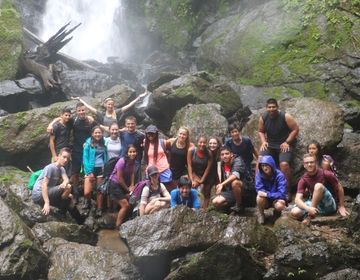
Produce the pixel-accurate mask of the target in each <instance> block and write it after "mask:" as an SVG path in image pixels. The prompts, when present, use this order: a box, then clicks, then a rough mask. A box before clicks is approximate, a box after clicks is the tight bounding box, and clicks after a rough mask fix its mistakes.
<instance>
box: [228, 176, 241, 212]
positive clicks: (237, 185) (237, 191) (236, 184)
mask: <svg viewBox="0 0 360 280" xmlns="http://www.w3.org/2000/svg"><path fill="white" fill-rule="evenodd" d="M231 187H232V192H233V194H234V196H235V200H236V206H240V205H241V193H242V182H241V181H240V180H234V181H233V182H232V183H231Z"/></svg>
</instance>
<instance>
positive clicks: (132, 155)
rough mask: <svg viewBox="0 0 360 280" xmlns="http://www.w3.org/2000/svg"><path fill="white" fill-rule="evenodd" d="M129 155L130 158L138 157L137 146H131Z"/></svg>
mask: <svg viewBox="0 0 360 280" xmlns="http://www.w3.org/2000/svg"><path fill="white" fill-rule="evenodd" d="M127 156H128V158H129V159H135V158H136V149H135V147H130V148H129V149H128V151H127Z"/></svg>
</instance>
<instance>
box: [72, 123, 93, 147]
mask: <svg viewBox="0 0 360 280" xmlns="http://www.w3.org/2000/svg"><path fill="white" fill-rule="evenodd" d="M95 125H96V124H95V122H93V123H90V122H89V120H88V119H87V118H85V119H80V118H78V117H76V118H75V121H74V146H73V151H75V152H80V153H82V150H83V145H84V143H85V141H86V139H88V138H89V137H90V136H91V129H92V128H93V127H94V126H95Z"/></svg>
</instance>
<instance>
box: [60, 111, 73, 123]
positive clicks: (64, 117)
mask: <svg viewBox="0 0 360 280" xmlns="http://www.w3.org/2000/svg"><path fill="white" fill-rule="evenodd" d="M70 118H71V114H70V113H68V112H65V113H63V114H61V120H62V122H63V123H67V122H69V120H70Z"/></svg>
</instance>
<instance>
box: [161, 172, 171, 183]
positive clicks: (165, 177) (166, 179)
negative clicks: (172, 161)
mask: <svg viewBox="0 0 360 280" xmlns="http://www.w3.org/2000/svg"><path fill="white" fill-rule="evenodd" d="M171 181H172V173H171V170H170V169H169V168H168V169H165V170H164V171H163V172H161V173H160V183H163V184H164V183H165V184H166V183H170V182H171Z"/></svg>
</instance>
